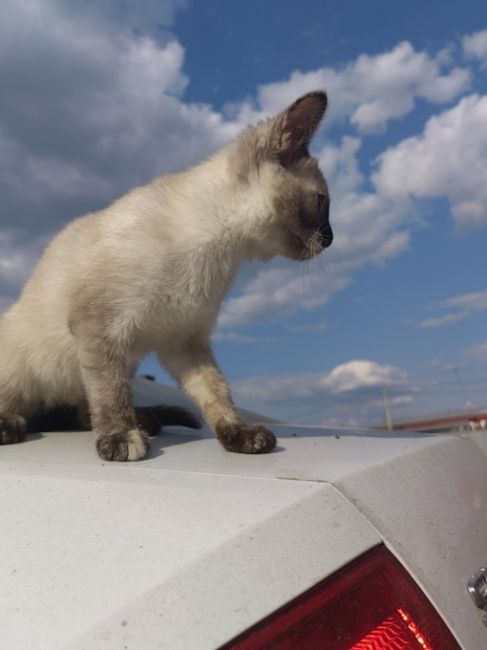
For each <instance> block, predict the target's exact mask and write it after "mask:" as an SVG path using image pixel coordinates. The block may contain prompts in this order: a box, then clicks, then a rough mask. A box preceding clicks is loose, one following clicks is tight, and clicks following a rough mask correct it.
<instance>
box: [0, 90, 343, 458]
mask: <svg viewBox="0 0 487 650" xmlns="http://www.w3.org/2000/svg"><path fill="white" fill-rule="evenodd" d="M326 105H327V98H326V94H325V93H324V92H314V93H309V94H307V95H304V96H303V97H301V98H300V99H298V100H297V101H296V102H294V104H292V105H291V106H290V107H289V108H288V109H287V110H285V111H283V112H282V113H280V114H279V115H277V116H276V117H275V118H273V119H270V120H267V121H265V122H262V123H260V124H258V125H257V126H256V127H251V128H249V129H248V130H247V131H245V132H244V133H243V134H242V135H241V136H240V137H239V138H238V139H236V140H235V141H234V142H233V143H231V144H230V145H228V146H227V147H225V148H224V149H222V150H220V151H219V152H217V153H216V154H215V155H213V156H212V157H211V158H210V159H209V160H207V161H205V162H203V163H201V164H199V165H197V166H195V167H193V168H191V169H189V170H187V171H184V172H182V173H179V174H171V175H167V176H162V177H159V178H156V179H155V180H154V181H152V182H151V183H149V184H148V185H146V186H144V187H139V188H136V189H134V190H132V191H131V192H129V193H128V194H126V195H125V196H123V197H122V198H120V199H119V200H117V201H115V202H114V203H112V204H111V205H110V206H109V207H107V208H106V209H104V210H101V211H100V212H96V213H94V214H89V215H88V216H85V217H82V218H80V219H77V220H75V221H73V222H72V223H70V224H69V225H68V226H67V227H66V228H65V229H64V230H63V231H62V232H61V233H60V234H59V235H58V236H57V237H56V238H55V239H54V240H53V241H52V242H51V244H50V245H49V246H48V248H47V249H46V251H45V252H44V254H43V256H42V258H41V260H40V261H39V263H38V264H37V266H36V268H35V270H34V272H33V274H32V276H31V278H30V280H29V281H28V282H27V284H26V286H25V288H24V290H23V292H22V295H21V297H20V299H19V301H18V302H17V303H16V304H14V305H13V306H12V307H11V308H10V309H9V310H8V311H7V312H6V313H5V314H4V316H3V318H2V319H1V320H0V443H12V442H18V441H20V440H23V438H24V436H25V431H26V420H27V419H28V418H29V417H31V416H33V415H35V414H36V413H37V412H39V411H45V410H46V409H52V408H56V407H59V406H60V405H65V406H68V407H69V406H71V407H75V408H76V409H79V410H80V411H81V412H85V414H86V416H87V417H88V413H89V417H91V423H92V426H93V429H94V431H95V433H96V446H97V449H98V453H99V455H100V456H101V457H102V458H103V459H106V460H120V461H125V460H138V459H140V458H144V456H146V454H147V452H148V449H149V441H148V435H149V434H151V433H153V431H152V430H148V429H150V423H147V418H146V419H145V421H144V417H142V416H141V415H140V414H136V413H135V411H134V408H133V406H132V396H131V390H130V380H131V377H132V375H133V372H134V370H135V367H136V364H137V362H138V360H139V359H141V358H142V357H144V356H145V355H146V354H147V353H148V352H151V351H156V352H157V354H158V357H159V359H160V362H161V364H162V365H163V366H164V367H165V368H166V369H167V370H168V371H169V372H170V373H171V374H172V376H173V377H175V378H176V379H177V381H178V382H179V384H180V386H181V387H182V388H183V390H184V391H185V392H186V393H187V394H188V395H189V396H190V397H191V398H192V399H193V400H194V402H195V403H196V404H197V405H198V406H199V408H200V409H201V411H202V413H203V415H204V417H205V419H206V421H207V423H208V424H209V426H210V427H211V428H212V429H213V431H214V432H215V434H216V436H217V438H218V439H219V440H220V442H221V443H222V444H223V446H224V447H225V448H226V449H228V450H230V451H237V452H245V453H260V452H266V451H270V450H271V449H272V448H273V447H274V445H275V443H276V439H275V437H274V435H273V434H272V432H271V431H269V430H268V429H267V428H265V427H264V426H262V425H254V426H248V425H246V424H245V423H244V422H243V421H242V420H241V418H240V417H239V415H238V413H237V411H236V410H235V407H234V405H233V402H232V398H231V395H230V390H229V388H228V385H227V382H226V381H225V379H224V377H223V375H222V374H221V372H220V370H219V369H218V367H217V365H216V363H215V360H214V358H213V354H212V350H211V346H210V334H211V331H212V328H213V327H214V324H215V322H216V319H217V315H218V311H219V307H220V304H221V302H222V300H223V297H224V296H225V294H226V292H227V291H228V289H229V287H230V285H231V283H232V281H233V279H234V276H235V274H236V271H237V267H238V265H239V263H240V262H241V261H242V260H244V259H249V258H259V259H263V260H267V259H269V258H271V257H273V256H275V255H285V256H287V257H290V258H292V259H295V260H303V259H309V258H310V257H312V256H314V255H316V254H318V253H320V252H321V251H322V250H323V249H324V248H325V247H326V246H328V245H330V243H331V241H332V237H333V235H332V231H331V228H330V225H329V221H328V209H329V197H328V189H327V186H326V182H325V180H324V178H323V175H322V174H321V172H320V170H319V167H318V165H317V163H316V161H315V160H314V159H313V158H311V157H310V156H309V153H308V144H309V141H310V139H311V137H312V136H313V134H314V132H315V131H316V129H317V128H318V126H319V123H320V121H321V119H322V117H323V114H324V112H325V110H326ZM173 415H174V413H173ZM180 415H181V414H180ZM189 417H191V416H189ZM160 420H161V421H164V413H162V414H161V418H160ZM160 423H161V422H160V421H156V426H155V428H158V425H160ZM185 424H189V425H190V426H194V425H196V423H195V422H194V421H193V422H192V421H191V420H189V421H188V420H187V421H186V422H185Z"/></svg>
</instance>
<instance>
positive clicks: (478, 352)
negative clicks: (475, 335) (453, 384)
mask: <svg viewBox="0 0 487 650" xmlns="http://www.w3.org/2000/svg"><path fill="white" fill-rule="evenodd" d="M463 356H464V357H465V358H466V359H472V360H474V361H487V341H484V342H483V343H479V344H478V345H474V346H472V347H471V348H469V349H468V350H465V352H464V353H463Z"/></svg>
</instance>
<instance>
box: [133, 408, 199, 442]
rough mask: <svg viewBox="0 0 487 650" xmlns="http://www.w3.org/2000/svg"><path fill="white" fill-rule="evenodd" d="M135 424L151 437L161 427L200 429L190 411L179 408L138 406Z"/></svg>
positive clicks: (196, 419)
mask: <svg viewBox="0 0 487 650" xmlns="http://www.w3.org/2000/svg"><path fill="white" fill-rule="evenodd" d="M135 415H136V418H137V424H138V425H139V426H141V427H142V428H143V429H144V430H145V431H147V433H148V434H149V435H150V436H152V435H156V434H157V433H158V432H159V429H160V428H161V427H167V426H176V425H177V426H182V427H189V428H190V429H201V422H200V421H199V420H198V418H197V417H196V416H195V415H193V413H191V412H190V411H188V410H186V409H185V408H182V407H180V406H165V405H164V404H159V405H158V406H138V407H136V408H135Z"/></svg>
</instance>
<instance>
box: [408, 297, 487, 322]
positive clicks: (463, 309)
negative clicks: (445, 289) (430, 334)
mask: <svg viewBox="0 0 487 650" xmlns="http://www.w3.org/2000/svg"><path fill="white" fill-rule="evenodd" d="M437 307H438V308H440V309H452V308H453V309H457V310H458V309H460V311H454V312H450V313H448V314H444V315H443V316H437V317H433V318H427V319H426V320H423V321H422V322H420V323H419V326H420V327H442V326H443V325H448V324H450V323H454V322H456V321H459V320H463V319H465V318H468V317H469V316H470V315H471V314H472V312H476V311H482V310H485V309H487V291H472V292H470V293H463V294H459V295H457V296H452V297H451V298H447V299H446V300H442V301H441V302H440V303H438V305H437Z"/></svg>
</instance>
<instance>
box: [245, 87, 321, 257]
mask: <svg viewBox="0 0 487 650" xmlns="http://www.w3.org/2000/svg"><path fill="white" fill-rule="evenodd" d="M326 107H327V96H326V93H325V92H323V91H316V92H311V93H308V94H306V95H303V96H302V97H300V98H299V99H297V100H296V101H295V102H294V103H293V104H291V106H289V107H288V108H287V109H286V110H284V111H283V112H282V113H279V114H278V115H276V116H275V117H274V118H272V119H269V120H267V121H265V122H262V123H260V124H258V125H257V126H255V127H252V128H250V129H249V130H248V131H247V132H245V133H244V134H243V135H242V136H241V137H240V139H239V141H238V142H237V145H238V147H237V152H238V156H239V163H238V164H239V165H240V176H241V178H243V179H245V182H246V183H247V186H248V189H249V192H251V194H252V198H253V201H252V203H253V204H254V206H256V209H255V212H254V213H253V216H252V219H251V220H250V223H249V222H248V226H249V228H252V229H253V234H254V237H253V238H254V242H255V247H256V252H257V255H258V256H259V257H261V258H263V259H268V258H270V257H273V256H274V255H284V256H286V257H289V258H291V259H295V260H306V259H309V258H311V257H313V256H314V255H317V254H319V253H321V252H322V251H323V250H324V249H325V248H327V247H328V246H330V244H331V243H332V241H333V231H332V229H331V226H330V221H329V209H330V196H329V193H328V187H327V184H326V180H325V178H324V176H323V174H322V172H321V170H320V168H319V166H318V163H317V161H316V160H315V159H314V158H312V157H311V156H310V155H309V151H308V146H309V143H310V141H311V139H312V137H313V135H314V134H315V132H316V131H317V129H318V127H319V125H320V122H321V120H322V118H323V116H324V114H325V111H326Z"/></svg>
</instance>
